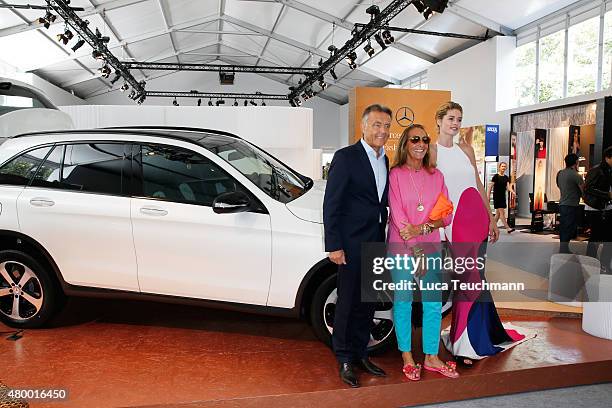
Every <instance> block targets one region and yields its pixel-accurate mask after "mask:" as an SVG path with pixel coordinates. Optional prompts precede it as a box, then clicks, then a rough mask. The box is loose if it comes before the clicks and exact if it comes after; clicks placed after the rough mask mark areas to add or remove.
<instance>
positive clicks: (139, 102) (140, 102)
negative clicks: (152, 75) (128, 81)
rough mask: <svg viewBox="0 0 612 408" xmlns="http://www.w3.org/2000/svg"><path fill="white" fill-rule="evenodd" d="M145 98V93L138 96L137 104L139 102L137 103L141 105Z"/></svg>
mask: <svg viewBox="0 0 612 408" xmlns="http://www.w3.org/2000/svg"><path fill="white" fill-rule="evenodd" d="M145 99H147V97H146V95H142V96H141V97H140V99H139V100H138V104H139V105H142V103H143V102H144V101H145Z"/></svg>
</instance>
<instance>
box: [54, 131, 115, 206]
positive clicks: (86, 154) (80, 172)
mask: <svg viewBox="0 0 612 408" xmlns="http://www.w3.org/2000/svg"><path fill="white" fill-rule="evenodd" d="M124 150H125V145H123V144H121V143H91V144H74V145H68V146H66V154H65V157H64V167H63V169H62V181H61V185H62V188H65V189H69V190H79V191H86V192H91V193H102V194H114V195H120V194H121V193H122V180H123V171H124V166H125V162H126V159H125V153H124Z"/></svg>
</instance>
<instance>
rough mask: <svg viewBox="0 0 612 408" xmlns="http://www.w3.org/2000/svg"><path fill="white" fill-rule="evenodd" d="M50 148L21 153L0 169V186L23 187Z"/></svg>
mask: <svg viewBox="0 0 612 408" xmlns="http://www.w3.org/2000/svg"><path fill="white" fill-rule="evenodd" d="M49 150H51V146H46V147H41V148H39V149H34V150H30V151H29V152H26V153H23V154H21V155H19V156H17V157H16V158H14V159H13V160H11V161H9V162H8V163H5V164H4V165H3V166H2V167H0V184H10V185H17V186H25V185H27V184H28V183H29V182H30V179H31V178H32V176H34V174H35V173H36V170H38V167H39V166H40V163H42V161H43V160H44V159H45V157H46V156H47V153H49Z"/></svg>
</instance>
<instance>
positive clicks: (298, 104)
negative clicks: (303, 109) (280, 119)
mask: <svg viewBox="0 0 612 408" xmlns="http://www.w3.org/2000/svg"><path fill="white" fill-rule="evenodd" d="M296 103H297V106H302V101H300V98H298V99H296Z"/></svg>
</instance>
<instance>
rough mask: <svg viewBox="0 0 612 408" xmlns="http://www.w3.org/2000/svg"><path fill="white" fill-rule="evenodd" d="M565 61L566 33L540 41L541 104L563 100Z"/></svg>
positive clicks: (556, 34)
mask: <svg viewBox="0 0 612 408" xmlns="http://www.w3.org/2000/svg"><path fill="white" fill-rule="evenodd" d="M564 61H565V31H558V32H556V33H554V34H550V35H547V36H546V37H543V38H541V39H540V72H539V79H540V95H538V101H539V102H540V103H542V102H548V101H552V100H554V99H561V98H563V66H564Z"/></svg>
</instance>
